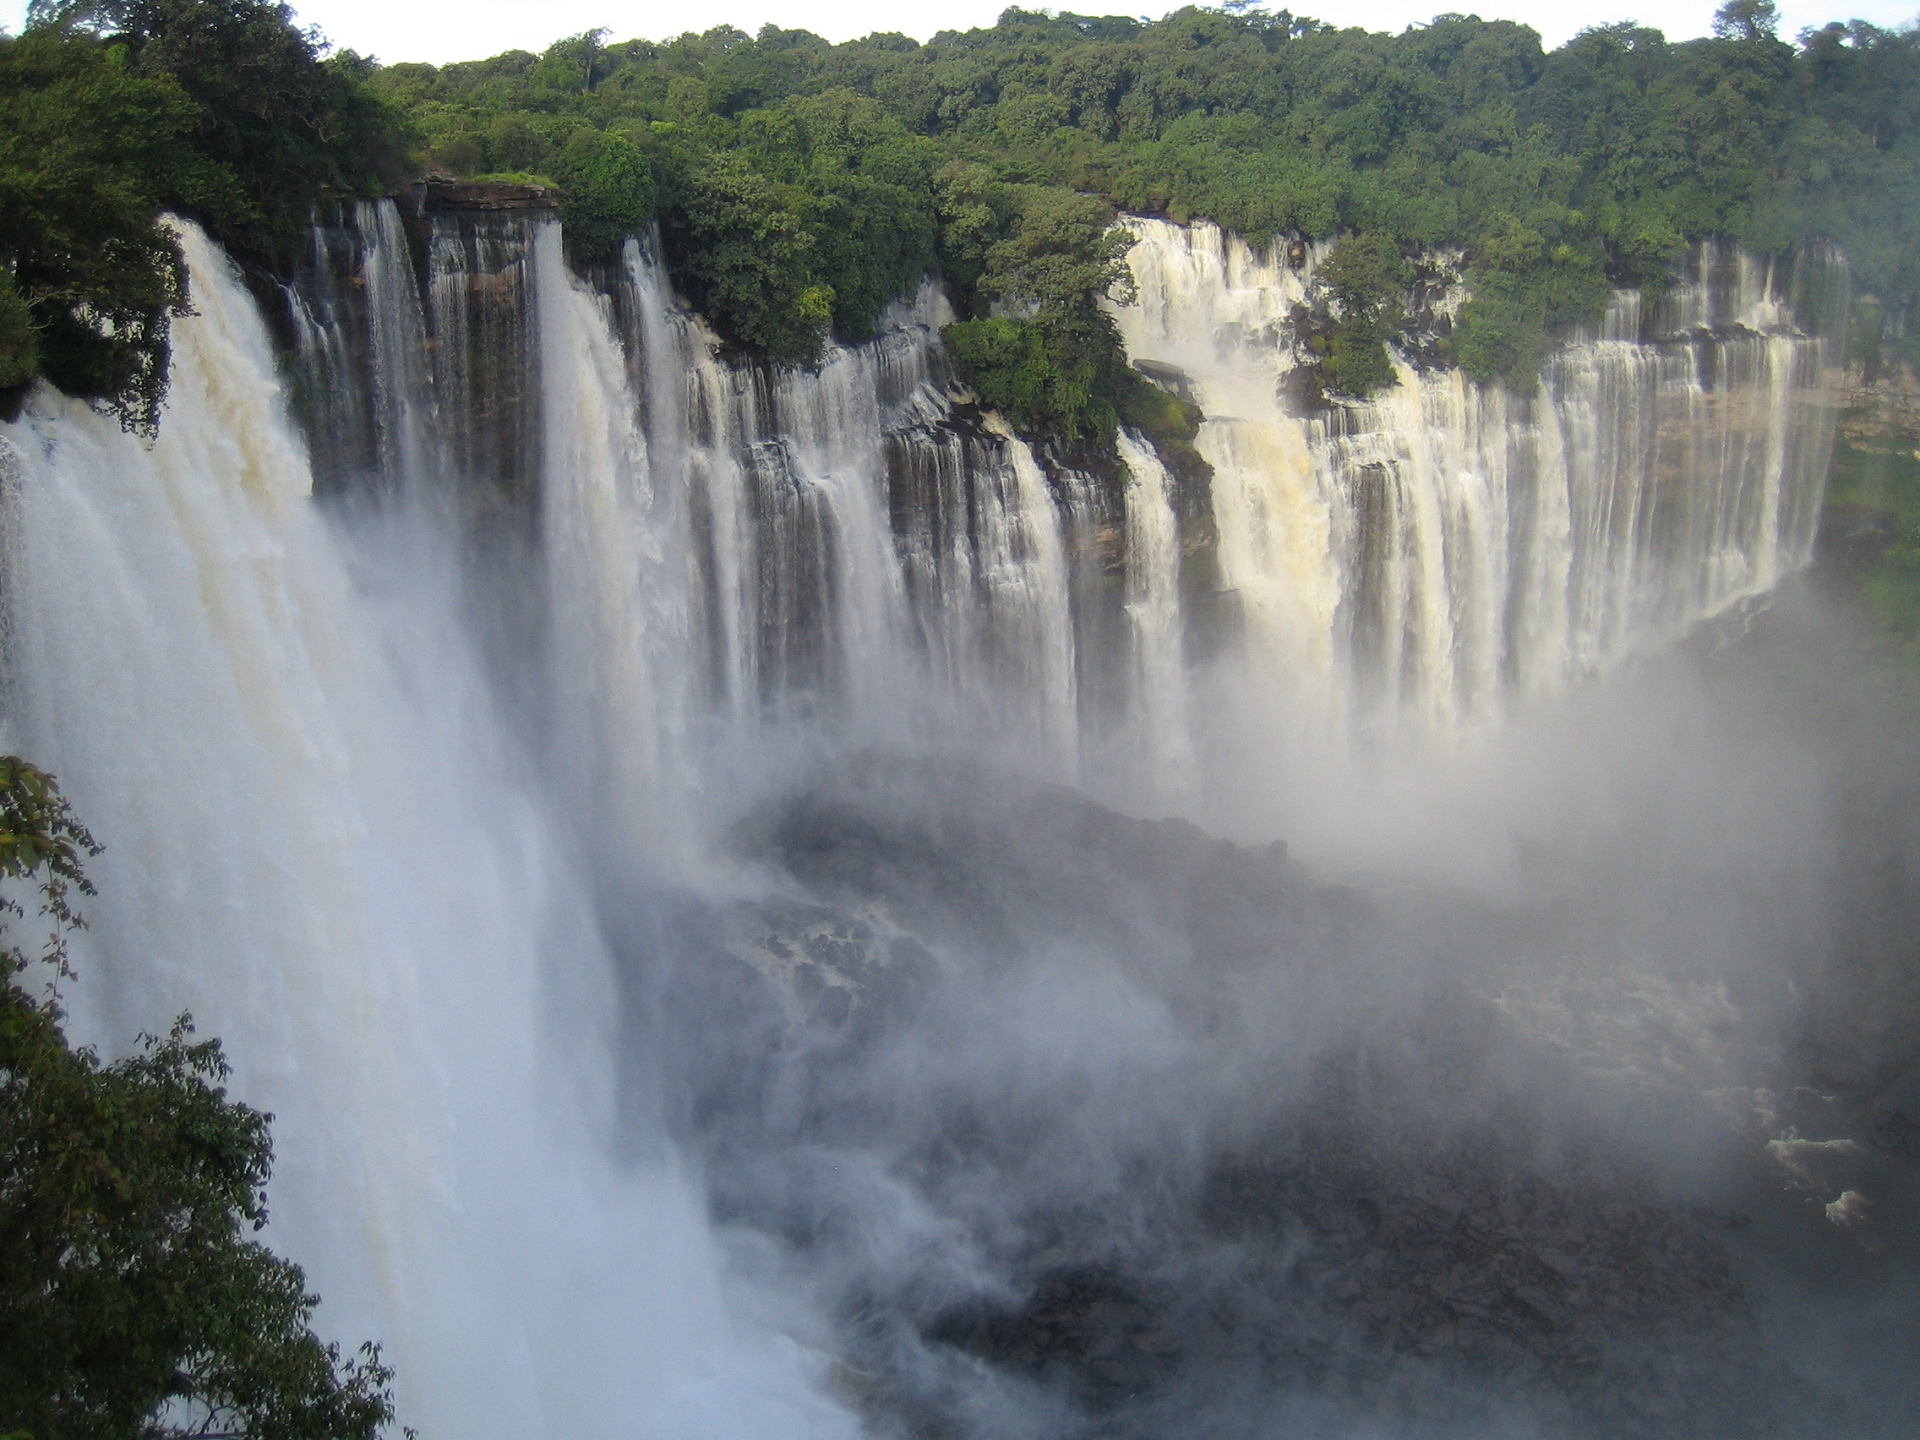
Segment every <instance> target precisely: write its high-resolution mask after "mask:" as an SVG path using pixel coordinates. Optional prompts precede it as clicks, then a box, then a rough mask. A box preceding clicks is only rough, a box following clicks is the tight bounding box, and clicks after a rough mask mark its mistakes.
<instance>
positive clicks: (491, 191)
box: [413, 176, 560, 214]
mask: <svg viewBox="0 0 1920 1440" xmlns="http://www.w3.org/2000/svg"><path fill="white" fill-rule="evenodd" d="M413 202H414V203H413V210H414V213H415V214H420V213H422V212H425V213H429V214H431V213H433V212H436V211H441V210H482V211H486V210H536V211H537V210H550V211H557V210H558V209H559V208H560V192H559V191H558V190H556V189H554V188H553V187H551V186H548V185H515V184H511V183H509V182H506V181H501V180H449V179H444V178H441V177H438V176H430V177H428V178H427V179H425V180H420V181H416V182H415V183H414V186H413Z"/></svg>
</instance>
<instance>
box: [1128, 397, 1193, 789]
mask: <svg viewBox="0 0 1920 1440" xmlns="http://www.w3.org/2000/svg"><path fill="white" fill-rule="evenodd" d="M1119 439H1120V458H1121V460H1122V462H1123V463H1124V464H1125V465H1126V470H1127V474H1126V517H1127V522H1126V523H1127V551H1126V563H1127V572H1126V585H1127V596H1126V613H1127V622H1128V626H1129V628H1130V629H1131V631H1132V640H1133V655H1132V665H1131V667H1130V668H1131V672H1132V673H1131V679H1132V683H1133V696H1134V700H1133V705H1134V714H1135V725H1136V731H1137V735H1138V744H1139V756H1138V760H1137V762H1136V763H1137V764H1138V765H1139V766H1140V768H1141V773H1142V774H1144V775H1146V776H1148V777H1150V780H1151V782H1152V783H1153V784H1154V785H1155V787H1156V788H1157V789H1158V790H1159V791H1160V792H1162V794H1163V795H1165V796H1166V797H1168V798H1174V797H1177V796H1179V795H1180V793H1181V792H1182V791H1183V790H1184V789H1185V788H1186V787H1187V786H1188V785H1189V784H1190V783H1191V780H1192V776H1191V774H1190V772H1191V770H1192V767H1193V764H1194V755H1193V745H1192V741H1191V738H1190V736H1189V734H1188V731H1187V713H1186V711H1187V687H1186V673H1185V664H1184V661H1183V657H1182V654H1181V649H1182V644H1181V625H1180V534H1179V522H1178V520H1177V519H1176V517H1175V515H1174V513H1173V505H1172V503H1171V501H1170V500H1169V499H1168V475H1167V470H1166V467H1165V466H1164V465H1162V464H1161V463H1160V458H1159V457H1158V456H1157V455H1155V454H1154V452H1153V448H1152V447H1151V446H1150V445H1149V444H1147V443H1145V442H1144V441H1143V440H1142V439H1141V437H1139V436H1138V435H1135V434H1133V433H1131V432H1129V431H1125V430H1123V431H1121V432H1120V437H1119Z"/></svg>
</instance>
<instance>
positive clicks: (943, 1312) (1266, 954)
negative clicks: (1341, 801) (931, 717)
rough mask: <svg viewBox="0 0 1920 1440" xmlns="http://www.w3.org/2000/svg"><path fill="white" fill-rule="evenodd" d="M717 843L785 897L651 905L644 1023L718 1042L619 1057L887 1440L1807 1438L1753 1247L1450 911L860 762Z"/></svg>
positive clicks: (1256, 852)
mask: <svg viewBox="0 0 1920 1440" xmlns="http://www.w3.org/2000/svg"><path fill="white" fill-rule="evenodd" d="M734 842H735V846H736V848H737V851H738V853H739V855H740V856H741V857H742V858H744V859H746V860H748V861H750V862H751V863H752V864H754V865H757V866H760V867H764V868H765V869H766V870H769V871H771V872H772V873H773V874H775V875H778V876H780V877H783V878H782V880H781V881H780V882H779V883H778V884H777V885H776V887H775V893H774V895H773V896H772V897H771V898H766V899H758V900H735V901H732V902H729V903H726V904H714V903H711V902H707V903H701V904H693V903H689V904H688V905H687V906H686V907H685V908H684V910H683V912H682V914H681V918H680V921H679V924H678V926H677V933H676V934H675V935H674V936H672V937H670V939H669V940H668V941H667V948H669V949H672V950H674V951H676V952H678V953H679V954H680V956H681V957H682V962H681V964H680V965H679V966H678V967H677V971H676V975H677V978H676V979H675V981H674V982H673V984H674V988H675V993H674V994H673V995H671V996H669V997H666V998H665V999H664V1000H662V998H661V997H659V996H658V995H657V994H656V995H655V996H654V997H653V999H652V1000H650V1001H649V1003H650V1004H654V1005H657V1006H658V1008H659V1010H660V1012H661V1013H673V1014H678V1015H683V1016H684V1015H686V1014H702V1015H706V1016H709V1017H712V1018H711V1020H710V1021H709V1023H707V1024H705V1025H703V1026H701V1027H698V1033H697V1034H685V1033H682V1034H679V1035H676V1036H668V1035H655V1036H654V1037H653V1039H652V1041H651V1042H650V1043H651V1044H652V1045H656V1046H665V1047H667V1048H668V1050H669V1052H676V1051H677V1052H678V1053H675V1054H673V1058H672V1061H671V1063H669V1064H666V1065H664V1066H663V1067H662V1068H663V1070H664V1071H665V1072H666V1073H675V1072H676V1071H683V1072H684V1073H689V1074H693V1075H696V1076H698V1077H700V1078H699V1079H698V1081H697V1082H696V1084H695V1085H694V1086H693V1087H692V1089H691V1091H690V1092H689V1093H688V1094H686V1095H685V1096H683V1097H682V1102H681V1103H682V1111H681V1114H680V1116H679V1122H678V1123H679V1126H680V1128H681V1130H682V1133H683V1134H684V1135H685V1136H686V1137H687V1140H688V1143H689V1144H690V1145H692V1146H694V1147H695V1148H696V1149H698V1150H699V1152H700V1153H701V1154H702V1155H703V1156H704V1157H705V1163H706V1166H707V1170H708V1174H709V1176H710V1177H711V1182H712V1185H713V1193H714V1196H715V1203H716V1207H717V1209H718V1211H719V1213H720V1215H721V1216H722V1217H723V1219H725V1220H726V1221H728V1222H730V1223H732V1224H734V1225H737V1226H740V1227H742V1228H744V1229H746V1230H749V1231H752V1232H757V1233H759V1234H761V1235H763V1236H769V1237H777V1243H778V1245H779V1247H780V1248H781V1249H782V1251H783V1252H784V1253H785V1254H786V1255H787V1257H788V1258H787V1261H786V1262H785V1263H787V1264H788V1265H790V1266H792V1267H793V1268H794V1269H796V1270H797V1271H799V1272H801V1273H803V1274H805V1275H807V1276H808V1277H810V1278H809V1279H808V1281H807V1284H808V1285H809V1286H813V1287H818V1289H819V1290H820V1291H822V1292H824V1293H825V1294H826V1296H827V1297H828V1302H827V1305H826V1306H825V1308H826V1309H827V1310H828V1311H829V1313H831V1314H833V1315H835V1316H837V1317H838V1328H837V1330H836V1333H834V1334H833V1335H831V1336H830V1337H824V1338H823V1340H822V1343H823V1344H824V1345H825V1346H826V1347H827V1348H829V1349H830V1350H831V1351H832V1352H833V1353H834V1354H835V1355H837V1357H838V1363H837V1368H836V1371H835V1376H836V1379H835V1384H836V1385H837V1387H838V1388H839V1390H840V1392H841V1394H842V1395H843V1397H845V1398H846V1399H848V1400H849V1402H850V1403H853V1404H854V1405H856V1406H857V1408H859V1409H860V1410H861V1411H862V1412H863V1413H864V1414H865V1415H866V1416H867V1418H868V1420H869V1422H870V1423H871V1424H872V1425H873V1426H874V1427H875V1429H876V1430H877V1432H878V1433H882V1434H910V1435H941V1436H955V1437H959V1436H973V1435H987V1434H1027V1433H1032V1434H1042V1433H1044V1434H1049V1435H1082V1434H1084V1435H1096V1434H1097V1435H1102V1436H1136V1435H1137V1436H1142V1437H1145V1436H1149V1435H1163V1434H1167V1433H1180V1434H1188V1435H1194V1434H1198V1435H1223V1436H1225V1435H1241V1434H1247V1435H1252V1434H1268V1433H1272V1427H1273V1425H1274V1424H1276V1423H1283V1422H1284V1425H1285V1426H1286V1427H1290V1428H1288V1429H1287V1433H1301V1434H1309V1435H1312V1434H1349V1433H1352V1432H1353V1431H1354V1429H1356V1428H1365V1427H1368V1426H1373V1427H1378V1428H1380V1429H1382V1430H1383V1432H1384V1433H1417V1434H1420V1435H1452V1434H1463V1435H1464V1434H1475V1435H1480V1434H1485V1433H1487V1432H1488V1429H1489V1428H1490V1427H1492V1428H1498V1427H1503V1426H1504V1427H1510V1428H1511V1429H1512V1431H1513V1433H1526V1434H1532V1433H1549V1434H1557V1435H1558V1434H1564V1435H1581V1436H1587V1435H1591V1436H1642V1435H1644V1436H1666V1435H1674V1434H1689V1435H1727V1436H1733V1435H1740V1436H1753V1435H1767V1434H1787V1433H1793V1430H1794V1425H1795V1420H1794V1417H1795V1416H1796V1415H1804V1414H1805V1413H1806V1407H1807V1406H1808V1405H1809V1404H1810V1403H1812V1401H1811V1399H1810V1394H1809V1392H1807V1391H1805V1390H1804V1389H1803V1388H1802V1386H1801V1384H1800V1382H1798V1381H1797V1380H1794V1379H1792V1378H1791V1377H1789V1376H1788V1375H1786V1374H1784V1373H1783V1372H1782V1371H1781V1369H1780V1367H1779V1366H1778V1365H1776V1364H1771V1363H1770V1362H1768V1361H1767V1360H1766V1359H1765V1358H1764V1357H1763V1349H1762V1344H1761V1337H1760V1333H1759V1330H1758V1329H1757V1327H1756V1322H1755V1316H1754V1313H1753V1311H1752V1309H1751V1306H1750V1303H1749V1298H1748V1295H1747V1293H1746V1291H1745V1289H1744V1288H1743V1285H1742V1283H1741V1281H1740V1279H1739V1278H1738V1263H1737V1255H1738V1246H1739V1243H1740V1236H1741V1233H1742V1228H1743V1226H1745V1225H1746V1224H1747V1223H1748V1222H1747V1221H1746V1220H1745V1219H1743V1218H1742V1217H1741V1216H1740V1215H1738V1214H1735V1213H1728V1212H1726V1211H1725V1210H1724V1208H1721V1209H1713V1208H1703V1207H1702V1206H1701V1205H1700V1204H1698V1203H1697V1202H1685V1201H1683V1200H1681V1199H1679V1198H1676V1196H1675V1195H1674V1194H1673V1193H1671V1192H1670V1190H1669V1189H1668V1188H1667V1187H1666V1186H1665V1185H1664V1184H1663V1182H1662V1181H1661V1179H1660V1176H1659V1175H1658V1174H1657V1173H1656V1171H1655V1169H1654V1168H1653V1167H1651V1166H1649V1165H1648V1164H1647V1163H1646V1162H1645V1161H1644V1160H1643V1159H1642V1158H1640V1157H1639V1156H1638V1155H1637V1154H1636V1153H1635V1151H1634V1150H1633V1148H1632V1147H1631V1146H1630V1145H1627V1144H1624V1143H1623V1142H1622V1141H1621V1139H1620V1138H1619V1136H1618V1135H1617V1133H1615V1132H1614V1131H1612V1130H1610V1128H1609V1126H1608V1125H1607V1124H1604V1123H1602V1121H1601V1118H1600V1116H1599V1114H1598V1113H1595V1112H1591V1111H1583V1109H1582V1105H1581V1102H1580V1099H1579V1088H1580V1082H1579V1079H1578V1077H1576V1076H1575V1075H1573V1074H1572V1073H1571V1072H1570V1071H1569V1070H1568V1069H1567V1068H1566V1067H1565V1066H1564V1065H1563V1064H1562V1063H1561V1062H1560V1061H1558V1060H1557V1059H1555V1058H1554V1057H1553V1056H1552V1055H1550V1054H1549V1053H1548V1052H1547V1051H1545V1050H1544V1049H1542V1048H1541V1047H1540V1046H1538V1045H1537V1044H1535V1043H1534V1042H1533V1041H1532V1040H1531V1038H1530V1037H1529V1036H1527V1035H1526V1034H1524V1033H1522V1032H1521V1031H1520V1030H1519V1029H1518V1028H1517V1027H1516V1026H1515V1025H1514V1024H1513V1023H1512V1022H1511V1021H1510V1020H1509V1018H1508V1017H1507V1016H1506V1015H1505V1014H1504V1013H1503V1012H1502V1011H1501V1009H1500V1008H1499V1007H1498V1006H1496V1005H1495V1004H1492V1003H1490V1002H1489V1000H1488V999H1487V998H1486V996H1485V995H1484V994H1483V993H1481V992H1480V986H1479V985H1478V982H1477V981H1476V980H1475V979H1474V977H1473V976H1472V975H1471V974H1468V973H1466V972H1464V971H1460V970H1449V968H1448V967H1447V966H1446V965H1444V964H1437V963H1435V954H1436V950H1440V951H1444V950H1445V949H1446V948H1447V946H1448V945H1450V944H1451V943H1452V941H1451V940H1450V939H1448V938H1447V937H1452V936H1458V935H1461V934H1471V933H1476V932H1477V933H1479V934H1480V935H1481V936H1483V937H1485V936H1488V935H1491V934H1492V933H1493V929H1494V927H1492V926H1490V925H1489V924H1488V923H1487V921H1488V917H1487V916H1486V915H1484V914H1482V913H1480V912H1479V911H1478V910H1477V909H1476V908H1475V907H1474V906H1472V905H1467V904H1464V903H1463V902H1460V901H1457V900H1450V899H1446V898H1443V897H1434V896H1425V897H1417V898H1415V899H1412V900H1409V899H1408V897H1406V896H1404V895H1396V894H1395V893H1393V892H1389V891H1381V892H1377V893H1374V892H1366V891H1361V890H1356V889H1353V888H1349V887H1343V886H1335V885H1328V884H1326V883H1323V882H1320V881H1318V880H1316V879H1315V878H1314V877H1313V876H1312V875H1311V874H1310V873H1308V872H1307V871H1306V870H1305V869H1304V868H1303V867H1302V866H1300V865H1299V864H1298V863H1297V862H1295V861H1293V860H1291V859H1290V858H1289V857H1288V856H1287V854H1286V851H1285V847H1284V846H1282V845H1277V844H1276V845H1271V846H1261V847H1243V846H1237V845H1234V844H1231V843H1228V842H1225V841H1221V840H1217V839H1215V838H1213V837H1210V836H1208V835H1206V834H1204V833H1203V832H1201V831H1200V830H1198V829H1196V828H1195V827H1194V826H1192V825H1189V824H1186V823H1184V822H1176V821H1147V820H1135V819H1129V818H1127V817H1124V816H1121V815H1117V814H1115V813H1113V812H1111V811H1108V810H1106V809H1104V808H1103V807H1101V806H1099V805H1097V804H1095V803H1094V802H1092V801H1090V800H1088V799H1086V798H1085V797H1083V796H1080V795H1078V794H1076V793H1074V792H1070V791H1066V790H1061V789H1058V788H1052V787H1037V786H1031V785H1027V784H1024V783H1022V782H1018V781H1015V780H1012V779H1010V778H1008V777H1005V776H1001V775H997V774H994V773H991V772H985V771H980V770H977V769H973V768H971V767H959V766H956V767H953V768H951V769H944V770H943V769H939V768H935V769H932V770H928V769H926V768H925V767H917V768H909V767H906V766H901V765H895V764H892V763H890V762H887V761H884V760H882V759H880V758H870V759H869V760H868V761H867V762H864V763H863V764H861V765H859V766H857V767H852V768H847V769H841V770H837V771H834V772H831V773H822V774H820V775H817V776H816V777H814V779H813V781H812V782H810V783H809V784H807V785H806V786H804V787H802V788H801V789H799V790H796V791H795V792H793V793H791V794H789V795H787V796H786V797H785V798H784V799H782V800H780V801H778V802H777V803H774V804H772V805H769V806H766V807H764V808H762V809H761V810H759V811H758V812H756V813H754V814H753V815H751V816H749V817H748V818H747V819H746V820H745V821H743V822H742V823H741V825H740V826H739V827H738V829H737V830H736V832H735V835H734ZM1395 996H1402V997H1405V998H1394V997H1395ZM654 1054H655V1055H656V1057H657V1055H658V1052H657V1051H656V1052H654ZM1769 1183H1771V1182H1769ZM1776 1188H1777V1187H1776ZM1827 1228H1829V1229H1831V1228H1833V1227H1831V1226H1828V1227H1827ZM1844 1418H1845V1417H1844V1416H1841V1417H1839V1418H1837V1419H1836V1420H1835V1421H1834V1423H1835V1424H1836V1425H1838V1426H1839V1428H1840V1429H1841V1430H1842V1431H1844V1430H1845V1428H1846V1426H1845V1423H1844ZM1503 1433H1504V1432H1503Z"/></svg>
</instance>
